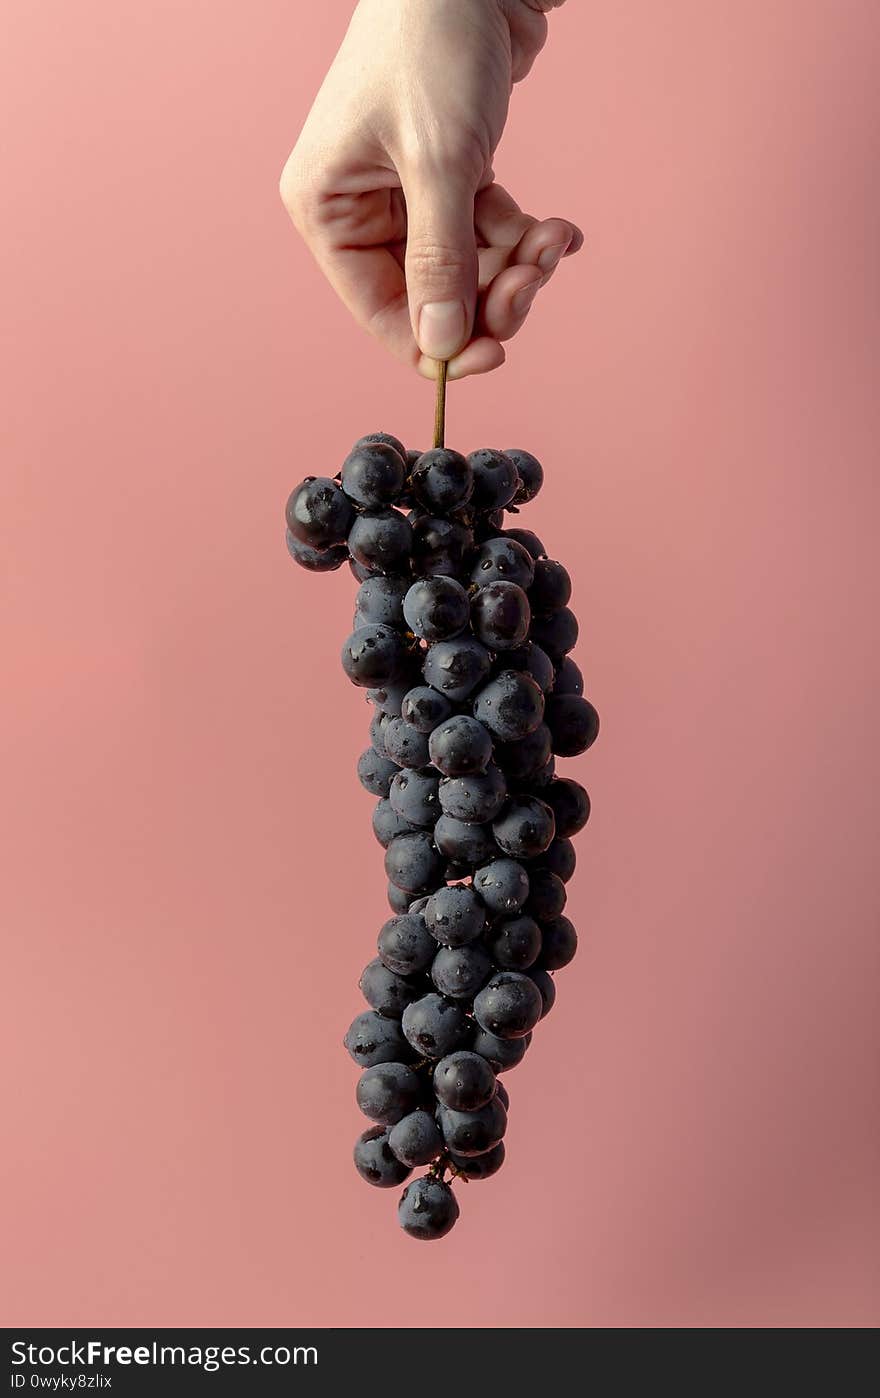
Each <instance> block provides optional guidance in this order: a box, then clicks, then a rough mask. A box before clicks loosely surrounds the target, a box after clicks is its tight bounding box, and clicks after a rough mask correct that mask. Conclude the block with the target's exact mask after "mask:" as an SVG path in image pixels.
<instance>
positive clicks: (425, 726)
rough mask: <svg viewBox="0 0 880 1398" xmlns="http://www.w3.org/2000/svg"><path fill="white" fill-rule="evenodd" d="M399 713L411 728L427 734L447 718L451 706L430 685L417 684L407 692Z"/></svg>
mask: <svg viewBox="0 0 880 1398" xmlns="http://www.w3.org/2000/svg"><path fill="white" fill-rule="evenodd" d="M400 712H401V714H402V715H403V717H404V718H405V719H406V721H407V723H411V724H412V726H413V728H417V729H418V730H419V732H420V733H426V734H427V733H432V732H433V731H434V729H435V728H436V727H437V725H438V724H439V723H442V722H443V720H444V719H447V718H448V717H449V715H450V714H451V713H452V705H451V704H450V702H449V700H448V699H447V698H446V696H445V695H443V694H440V693H438V691H437V690H436V689H432V688H431V686H430V685H427V684H419V685H416V686H415V687H414V688H413V689H410V690H408V691H407V693H406V695H405V697H404V700H403V704H402V706H401V710H400Z"/></svg>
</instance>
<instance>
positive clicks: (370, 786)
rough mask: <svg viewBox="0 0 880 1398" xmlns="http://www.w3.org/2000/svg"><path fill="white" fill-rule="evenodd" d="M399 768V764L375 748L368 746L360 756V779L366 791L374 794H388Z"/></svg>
mask: <svg viewBox="0 0 880 1398" xmlns="http://www.w3.org/2000/svg"><path fill="white" fill-rule="evenodd" d="M397 770H398V767H397V764H396V763H395V762H392V761H391V760H390V759H389V758H387V757H383V756H382V755H381V753H378V752H376V749H375V748H367V750H366V752H362V753H361V755H360V757H359V758H358V764H357V774H358V781H359V782H360V784H361V786H362V787H363V788H364V790H365V791H371V792H372V793H373V795H374V796H387V795H388V789H389V787H390V786H391V778H392V777H393V776H394V775H395V773H396V772H397Z"/></svg>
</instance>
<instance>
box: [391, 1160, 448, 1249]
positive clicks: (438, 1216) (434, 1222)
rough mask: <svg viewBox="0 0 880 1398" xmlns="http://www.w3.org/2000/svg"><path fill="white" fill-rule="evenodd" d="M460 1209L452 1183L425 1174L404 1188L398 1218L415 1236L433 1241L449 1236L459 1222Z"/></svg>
mask: <svg viewBox="0 0 880 1398" xmlns="http://www.w3.org/2000/svg"><path fill="white" fill-rule="evenodd" d="M401 1168H405V1167H401ZM458 1213H459V1209H458V1200H457V1199H456V1197H455V1195H454V1194H453V1192H452V1190H451V1189H450V1188H449V1185H448V1184H445V1183H444V1182H443V1180H439V1179H435V1178H434V1176H433V1175H424V1176H423V1177H422V1178H421V1179H418V1180H413V1182H412V1184H409V1185H407V1187H406V1189H405V1190H404V1191H403V1197H402V1199H401V1201H400V1204H399V1205H398V1209H397V1218H398V1221H399V1223H400V1226H401V1228H402V1229H403V1231H404V1233H408V1234H409V1236H410V1237H411V1238H419V1239H421V1240H422V1241H424V1242H431V1241H433V1240H434V1239H436V1238H443V1237H445V1235H446V1234H447V1233H448V1232H449V1230H450V1228H453V1227H454V1226H455V1221H456V1219H457V1218H458Z"/></svg>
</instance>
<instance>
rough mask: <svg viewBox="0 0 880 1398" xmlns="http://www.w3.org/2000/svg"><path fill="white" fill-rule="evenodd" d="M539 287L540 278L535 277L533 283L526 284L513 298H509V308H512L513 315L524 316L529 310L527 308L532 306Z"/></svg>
mask: <svg viewBox="0 0 880 1398" xmlns="http://www.w3.org/2000/svg"><path fill="white" fill-rule="evenodd" d="M540 285H541V278H540V277H536V278H535V280H534V281H533V282H528V283H527V284H526V285H525V286H523V287H520V289H519V291H518V292H517V293H516V295H515V296H513V297H512V298H511V302H510V304H511V307H512V308H513V313H514V315H517V316H524V315H525V313H526V311H527V310H528V309H529V306H530V305H531V304H532V302H533V301H534V299H535V297H536V296H537V294H538V288H539V287H540Z"/></svg>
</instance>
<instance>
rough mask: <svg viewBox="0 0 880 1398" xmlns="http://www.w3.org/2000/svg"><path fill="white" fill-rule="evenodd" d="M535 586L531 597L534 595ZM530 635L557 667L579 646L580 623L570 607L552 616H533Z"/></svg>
mask: <svg viewBox="0 0 880 1398" xmlns="http://www.w3.org/2000/svg"><path fill="white" fill-rule="evenodd" d="M534 591H535V589H534V585H533V586H532V588H531V591H530V593H529V596H531V595H532V594H533V593H534ZM529 635H530V637H531V639H532V640H533V641H537V643H538V645H539V646H540V647H541V649H542V650H545V651H546V652H547V654H548V655H549V657H550V659H551V660H552V661H553V663H554V664H555V665H558V664H559V662H560V660H562V658H563V656H565V655H567V654H568V652H569V651H570V650H573V649H574V647H575V645H576V644H577V638H578V622H577V617H576V616H575V614H574V612H573V611H572V610H571V608H570V607H563V608H562V610H561V611H558V612H553V613H552V614H551V615H550V616H533V617H532V625H531V628H530V630H529Z"/></svg>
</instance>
